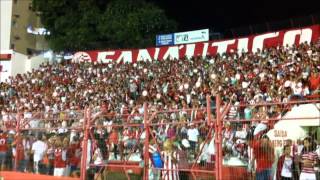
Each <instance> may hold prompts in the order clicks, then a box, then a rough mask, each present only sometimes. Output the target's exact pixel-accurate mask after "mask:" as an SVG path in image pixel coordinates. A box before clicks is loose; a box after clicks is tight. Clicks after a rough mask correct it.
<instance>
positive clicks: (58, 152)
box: [53, 138, 67, 176]
mask: <svg viewBox="0 0 320 180" xmlns="http://www.w3.org/2000/svg"><path fill="white" fill-rule="evenodd" d="M54 158H55V159H54V172H53V175H54V176H63V175H64V174H65V171H66V166H67V164H66V160H67V153H66V151H65V150H64V149H63V144H62V141H61V140H60V139H59V138H58V139H57V140H56V148H55V150H54Z"/></svg>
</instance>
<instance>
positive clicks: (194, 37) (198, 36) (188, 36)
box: [174, 29, 209, 44]
mask: <svg viewBox="0 0 320 180" xmlns="http://www.w3.org/2000/svg"><path fill="white" fill-rule="evenodd" d="M203 41H209V29H201V30H196V31H187V32H180V33H174V44H188V43H195V42H203Z"/></svg>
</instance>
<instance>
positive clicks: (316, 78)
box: [309, 71, 320, 91]
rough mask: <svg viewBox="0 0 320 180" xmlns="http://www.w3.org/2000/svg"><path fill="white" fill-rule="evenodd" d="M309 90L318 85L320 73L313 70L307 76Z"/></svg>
mask: <svg viewBox="0 0 320 180" xmlns="http://www.w3.org/2000/svg"><path fill="white" fill-rule="evenodd" d="M309 84H310V90H311V91H315V90H317V89H318V88H319V85H320V74H319V73H317V72H316V71H313V72H312V73H311V75H310V77H309Z"/></svg>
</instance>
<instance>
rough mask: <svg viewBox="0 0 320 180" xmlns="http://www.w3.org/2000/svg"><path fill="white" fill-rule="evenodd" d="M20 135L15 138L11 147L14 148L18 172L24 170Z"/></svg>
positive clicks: (24, 163) (24, 164) (24, 162)
mask: <svg viewBox="0 0 320 180" xmlns="http://www.w3.org/2000/svg"><path fill="white" fill-rule="evenodd" d="M21 136H22V135H19V136H16V139H15V141H14V142H13V146H14V147H15V151H16V152H15V158H17V161H18V164H17V165H18V170H19V171H20V172H24V170H25V168H26V161H25V157H24V153H25V152H24V147H23V143H22V137H21Z"/></svg>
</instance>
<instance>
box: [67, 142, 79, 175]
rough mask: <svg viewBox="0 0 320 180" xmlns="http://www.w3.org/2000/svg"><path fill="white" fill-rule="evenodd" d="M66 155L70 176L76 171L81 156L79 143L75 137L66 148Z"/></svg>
mask: <svg viewBox="0 0 320 180" xmlns="http://www.w3.org/2000/svg"><path fill="white" fill-rule="evenodd" d="M67 155H68V157H69V165H70V174H73V172H74V171H77V168H78V165H79V162H80V156H81V148H80V143H79V140H78V138H77V137H74V138H73V141H72V142H71V144H70V146H69V147H68V150H67Z"/></svg>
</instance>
